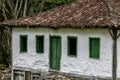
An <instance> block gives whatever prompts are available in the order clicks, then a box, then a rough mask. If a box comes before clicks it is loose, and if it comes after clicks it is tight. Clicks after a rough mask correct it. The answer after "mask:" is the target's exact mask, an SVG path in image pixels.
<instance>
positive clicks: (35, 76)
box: [32, 74, 40, 80]
mask: <svg viewBox="0 0 120 80" xmlns="http://www.w3.org/2000/svg"><path fill="white" fill-rule="evenodd" d="M32 80H40V75H39V74H33V75H32Z"/></svg>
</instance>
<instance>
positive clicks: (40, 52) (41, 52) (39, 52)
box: [35, 35, 44, 54]
mask: <svg viewBox="0 0 120 80" xmlns="http://www.w3.org/2000/svg"><path fill="white" fill-rule="evenodd" d="M38 37H42V38H43V44H42V51H38V47H37V45H38V42H37V41H38V40H37V38H38ZM35 40H36V44H35V49H36V53H38V54H43V53H44V35H36V36H35Z"/></svg>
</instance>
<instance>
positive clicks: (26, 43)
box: [19, 35, 28, 53]
mask: <svg viewBox="0 0 120 80" xmlns="http://www.w3.org/2000/svg"><path fill="white" fill-rule="evenodd" d="M21 37H26V51H22V50H21V46H22V43H21ZM19 40H20V42H19V45H20V47H19V51H20V53H26V52H28V35H20V36H19Z"/></svg>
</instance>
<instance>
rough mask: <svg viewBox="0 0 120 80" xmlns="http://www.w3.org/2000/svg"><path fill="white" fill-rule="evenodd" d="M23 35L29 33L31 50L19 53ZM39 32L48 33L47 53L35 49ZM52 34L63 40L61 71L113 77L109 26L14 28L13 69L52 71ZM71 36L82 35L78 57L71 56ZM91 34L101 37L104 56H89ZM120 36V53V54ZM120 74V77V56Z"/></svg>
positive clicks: (119, 50) (46, 39)
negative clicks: (20, 36) (50, 38)
mask: <svg viewBox="0 0 120 80" xmlns="http://www.w3.org/2000/svg"><path fill="white" fill-rule="evenodd" d="M19 35H28V52H27V53H19V51H20V50H19V45H20V44H19V42H20V41H19V40H20V39H19ZM35 35H44V40H45V41H44V44H45V46H44V53H43V54H37V53H36V51H35ZM49 35H58V36H61V39H62V55H61V69H60V71H61V72H66V73H75V74H80V75H91V76H107V77H110V76H111V71H112V70H111V69H112V66H111V65H112V39H111V36H110V35H109V32H108V30H107V29H71V28H60V29H55V30H54V29H50V28H30V29H29V28H13V31H12V52H13V68H17V67H23V68H27V69H33V70H37V71H48V70H49ZM67 36H77V37H78V49H77V50H78V51H77V57H70V56H67ZM89 37H99V38H100V40H101V42H100V45H101V46H100V59H92V58H89ZM119 41H120V39H119V40H118V55H119V56H120V54H119V53H120V49H119V47H120V45H119V44H120V42H119ZM118 60H119V63H118V65H119V66H118V72H119V74H118V76H119V77H120V59H118Z"/></svg>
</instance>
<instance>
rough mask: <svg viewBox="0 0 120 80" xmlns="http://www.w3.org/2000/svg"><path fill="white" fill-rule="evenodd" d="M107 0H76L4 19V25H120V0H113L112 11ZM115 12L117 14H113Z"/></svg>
mask: <svg viewBox="0 0 120 80" xmlns="http://www.w3.org/2000/svg"><path fill="white" fill-rule="evenodd" d="M107 1H110V0H75V1H74V2H72V3H70V4H67V5H63V6H60V7H57V8H54V9H51V10H48V11H45V12H41V13H38V14H34V15H32V16H30V17H26V18H20V19H17V20H8V21H4V22H3V23H2V25H8V26H14V27H19V26H30V27H33V26H34V27H35V26H36V27H41V26H43V27H75V28H83V27H86V26H87V27H96V26H99V27H112V26H114V24H113V23H116V22H118V23H117V26H119V27H120V0H113V3H112V1H111V3H109V4H111V7H112V9H113V10H112V11H113V12H111V11H110V9H111V8H109V5H108V3H107ZM112 13H114V14H115V15H113V14H112Z"/></svg>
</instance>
